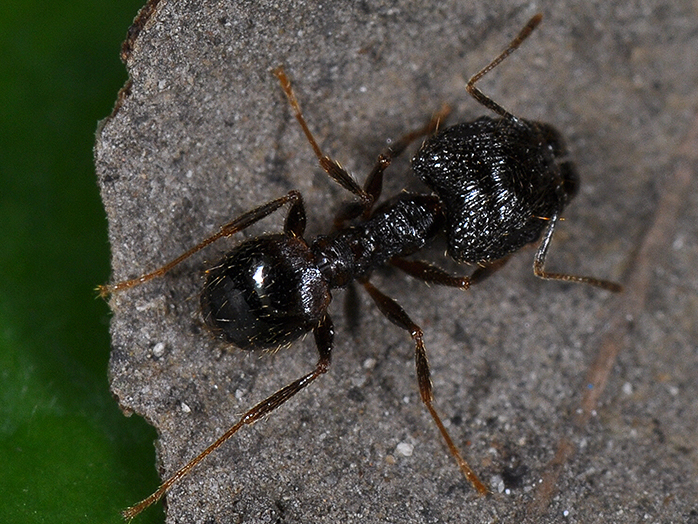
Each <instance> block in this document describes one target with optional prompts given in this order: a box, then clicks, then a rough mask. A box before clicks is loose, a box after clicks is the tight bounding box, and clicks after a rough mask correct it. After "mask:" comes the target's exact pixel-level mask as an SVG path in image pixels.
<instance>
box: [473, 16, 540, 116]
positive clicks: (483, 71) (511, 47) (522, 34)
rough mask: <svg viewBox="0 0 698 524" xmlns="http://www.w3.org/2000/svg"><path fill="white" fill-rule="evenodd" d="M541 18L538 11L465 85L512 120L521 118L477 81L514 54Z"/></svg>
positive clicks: (478, 99) (479, 100) (480, 98)
mask: <svg viewBox="0 0 698 524" xmlns="http://www.w3.org/2000/svg"><path fill="white" fill-rule="evenodd" d="M541 20H543V14H542V13H538V14H537V15H535V16H534V17H533V18H531V19H530V20H529V21H528V23H527V24H526V25H525V26H524V28H523V29H522V30H521V31H520V32H519V34H518V35H516V38H514V39H513V40H512V41H511V43H510V44H509V46H508V47H507V48H506V49H505V50H504V51H502V52H501V53H500V54H499V55H498V56H497V57H496V58H495V59H494V60H492V61H491V62H490V63H489V64H488V65H486V66H485V67H484V68H482V69H481V70H480V71H478V72H477V73H475V74H474V75H473V76H472V77H471V78H470V80H468V84H467V85H466V86H465V90H466V91H467V92H468V94H469V95H470V96H472V97H473V98H474V99H475V100H477V101H478V102H480V103H481V104H482V105H483V106H485V107H486V108H487V109H491V110H492V111H494V112H495V113H497V114H498V115H499V116H501V117H503V118H506V119H507V120H511V121H512V122H518V121H519V119H518V118H517V117H515V116H514V115H512V114H511V113H510V112H509V111H507V110H506V109H504V108H503V107H502V106H500V105H499V104H498V103H497V102H495V101H494V100H492V99H491V98H490V97H488V96H487V95H485V94H484V93H483V92H482V91H480V90H479V89H478V88H477V87H475V83H476V82H477V81H478V80H480V79H481V78H482V77H483V76H485V75H486V74H487V73H489V72H490V71H492V70H493V69H494V68H495V67H497V66H498V65H499V64H500V63H502V62H503V61H504V59H505V58H506V57H508V56H509V55H510V54H512V53H513V52H514V51H515V50H516V49H518V48H519V46H520V45H521V44H522V43H523V41H524V40H526V39H527V38H528V37H529V36H530V34H531V33H532V32H533V30H534V29H535V28H536V27H537V26H538V24H540V22H541Z"/></svg>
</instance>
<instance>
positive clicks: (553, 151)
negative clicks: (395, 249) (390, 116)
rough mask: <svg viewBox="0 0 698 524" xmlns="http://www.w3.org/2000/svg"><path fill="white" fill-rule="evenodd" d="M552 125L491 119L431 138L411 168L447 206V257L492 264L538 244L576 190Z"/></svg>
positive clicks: (561, 141) (446, 131)
mask: <svg viewBox="0 0 698 524" xmlns="http://www.w3.org/2000/svg"><path fill="white" fill-rule="evenodd" d="M566 157H567V150H566V147H565V145H564V142H563V140H562V138H561V136H560V134H559V133H558V132H557V131H556V130H555V129H554V128H553V127H552V126H550V125H547V124H542V123H539V122H531V121H527V120H522V119H508V118H497V119H492V118H490V117H487V116H483V117H481V118H478V119H477V120H475V121H473V122H465V123H462V124H457V125H454V126H452V127H449V128H446V129H444V130H443V131H441V132H439V133H437V134H436V135H434V136H432V137H430V138H429V139H428V140H427V141H426V142H425V143H424V145H423V146H422V147H421V149H420V150H419V151H418V152H417V154H416V155H415V157H414V158H413V160H412V167H413V169H414V172H415V174H416V175H417V176H418V177H419V178H420V179H421V180H422V181H423V182H424V183H425V184H427V186H429V187H430V188H431V189H432V190H433V191H434V192H435V193H436V194H437V195H438V196H439V198H440V199H441V201H442V202H443V204H444V211H445V215H446V226H445V231H446V236H447V239H448V254H449V255H450V256H451V257H452V258H453V259H455V260H456V261H458V262H466V263H471V264H476V263H481V262H491V261H494V260H498V259H501V258H503V257H505V256H506V255H508V254H510V253H513V252H515V251H517V250H518V249H519V248H521V247H522V246H524V245H525V244H528V243H531V242H536V241H537V240H538V239H539V238H540V235H541V233H542V232H543V230H544V229H545V227H546V226H547V225H548V219H549V218H550V217H552V216H554V215H556V214H559V213H560V212H561V211H562V209H563V208H564V206H565V205H566V204H567V203H568V202H569V200H570V199H571V198H572V196H573V195H574V193H575V192H576V187H577V176H576V173H575V170H574V166H573V164H572V163H571V162H569V161H568V160H567V158H566Z"/></svg>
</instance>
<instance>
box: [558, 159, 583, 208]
mask: <svg viewBox="0 0 698 524" xmlns="http://www.w3.org/2000/svg"><path fill="white" fill-rule="evenodd" d="M560 175H561V176H562V190H563V191H564V192H565V196H567V202H569V201H570V200H572V199H573V198H574V197H575V196H576V195H577V192H578V191H579V175H578V174H577V168H576V167H575V165H574V163H573V162H562V163H561V164H560Z"/></svg>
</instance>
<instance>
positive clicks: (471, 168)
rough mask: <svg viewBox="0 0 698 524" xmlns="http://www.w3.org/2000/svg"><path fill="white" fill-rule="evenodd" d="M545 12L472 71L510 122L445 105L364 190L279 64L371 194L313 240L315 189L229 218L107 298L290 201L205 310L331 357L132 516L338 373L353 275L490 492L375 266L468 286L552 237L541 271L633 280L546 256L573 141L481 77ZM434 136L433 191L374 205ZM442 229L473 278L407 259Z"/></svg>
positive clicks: (420, 171) (429, 148) (349, 182)
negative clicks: (335, 350) (407, 352)
mask: <svg viewBox="0 0 698 524" xmlns="http://www.w3.org/2000/svg"><path fill="white" fill-rule="evenodd" d="M541 19H542V15H540V14H537V15H535V16H534V17H533V18H531V20H530V21H529V22H528V23H527V24H526V26H525V27H524V28H523V29H522V30H521V31H520V32H519V34H518V35H517V36H516V38H514V39H513V40H512V42H511V43H510V44H509V46H508V47H507V48H506V49H505V50H504V51H503V52H502V53H501V54H500V55H499V56H497V57H496V58H495V59H494V60H492V62H490V63H489V64H488V65H487V66H486V67H485V68H484V69H482V70H481V71H480V72H478V73H477V74H476V75H474V76H473V77H472V78H471V79H470V80H469V81H468V84H467V87H466V89H467V91H468V93H469V94H470V95H471V96H472V97H473V98H475V100H477V101H478V102H479V103H480V104H482V105H483V106H485V107H487V108H488V109H490V110H492V111H493V112H494V113H496V114H497V115H498V116H499V118H495V119H493V118H490V117H487V116H483V117H481V118H478V119H477V120H475V121H473V122H465V123H462V124H456V125H454V126H452V127H448V128H446V129H443V130H442V131H438V132H437V128H438V125H439V123H440V121H441V119H442V118H444V117H445V116H446V114H447V113H448V109H443V110H442V111H441V112H439V113H438V114H437V115H436V116H435V117H433V118H432V120H431V121H430V122H429V123H428V124H427V125H426V126H424V127H423V128H422V129H419V130H416V131H414V132H412V133H409V134H407V135H405V136H404V137H403V138H402V139H400V140H399V141H397V142H396V143H395V144H394V145H392V147H389V148H388V150H387V151H386V152H385V153H383V154H381V155H380V156H379V157H378V161H377V162H376V164H375V166H374V168H373V170H372V171H371V172H370V174H369V175H368V178H367V179H366V182H365V183H364V186H363V187H360V186H359V185H358V184H357V183H356V182H355V181H354V179H353V178H352V177H351V175H349V173H348V172H347V171H346V170H345V169H343V168H342V167H341V166H340V165H339V163H337V162H336V161H335V160H333V159H332V158H330V157H328V156H326V155H324V154H323V152H322V150H321V149H320V147H319V146H318V144H317V142H316V141H315V139H314V137H313V135H312V134H311V132H310V129H309V128H308V125H307V124H306V122H305V119H304V118H303V115H302V113H301V109H300V105H299V104H298V101H297V100H296V97H295V95H294V93H293V90H292V88H291V84H290V82H289V80H288V78H287V76H286V74H285V72H284V70H283V69H282V68H281V67H279V68H277V69H275V70H274V71H273V72H274V74H275V75H276V77H277V78H278V79H279V81H280V82H281V87H282V88H283V90H284V92H285V93H286V96H287V97H288V100H289V102H290V104H291V107H292V109H293V111H294V113H295V117H296V119H297V120H298V122H299V123H300V125H301V127H302V129H303V132H304V133H305V135H306V137H307V139H308V141H309V142H310V145H311V146H312V148H313V150H314V152H315V155H316V156H317V158H318V160H319V162H320V166H321V167H322V168H323V169H324V170H325V171H326V172H327V174H328V175H329V176H330V177H331V178H332V179H333V180H335V181H336V182H338V183H339V184H340V185H341V186H342V187H344V188H345V189H347V190H349V191H350V192H351V193H353V194H354V195H355V196H357V197H358V199H359V201H358V202H355V203H354V205H349V206H347V207H346V208H344V209H343V210H342V211H341V212H340V213H339V215H338V216H337V218H336V221H335V228H334V230H333V231H332V232H331V233H329V234H328V235H325V236H319V237H317V238H315V239H313V240H312V241H307V240H306V239H304V238H303V233H304V231H305V222H306V215H305V208H304V206H303V199H302V197H301V194H300V193H299V192H298V191H290V192H289V193H288V194H287V195H285V196H283V197H281V198H277V199H276V200H272V201H270V202H267V203H266V204H264V205H262V206H259V207H257V208H256V209H253V210H252V211H249V212H247V213H245V214H243V215H241V216H240V217H238V218H236V219H235V220H233V221H232V222H230V223H229V224H226V225H224V226H223V227H221V229H220V231H218V232H217V233H216V234H214V235H212V236H210V237H208V238H207V239H205V240H204V241H202V242H201V243H200V244H198V245H197V246H195V247H193V248H191V249H190V250H189V251H187V252H186V253H184V254H182V255H180V256H179V257H178V258H176V259H175V260H173V261H172V262H170V263H169V264H166V265H165V266H163V267H161V268H159V269H157V270H155V271H153V272H151V273H148V274H146V275H143V276H141V277H139V278H135V279H132V280H127V281H124V282H120V283H117V284H109V285H105V286H101V287H100V288H99V289H100V293H101V295H102V296H107V295H109V294H110V293H114V292H117V291H121V290H124V289H127V288H131V287H134V286H137V285H139V284H142V283H144V282H146V281H148V280H150V279H152V278H155V277H159V276H162V275H164V274H165V273H167V272H168V271H169V270H170V269H172V268H173V267H174V266H176V265H177V264H179V263H180V262H182V261H183V260H185V259H187V258H188V257H190V256H191V255H193V254H194V253H196V252H198V251H199V250H201V249H203V248H204V247H206V246H208V245H209V244H211V243H212V242H214V241H216V240H218V239H220V238H222V237H229V236H231V235H233V234H235V233H237V232H239V231H242V230H244V229H245V228H247V227H248V226H250V225H251V224H253V223H255V222H257V221H259V220H261V219H262V218H264V217H266V216H267V215H269V214H271V213H273V212H274V211H276V210H277V209H279V208H280V207H282V206H284V205H286V204H289V205H290V209H289V211H288V214H287V215H286V221H285V223H284V228H283V232H282V233H278V234H268V235H263V236H259V237H256V238H253V239H251V240H248V241H246V242H244V243H242V244H240V245H239V246H237V247H236V248H235V249H233V250H232V251H231V252H229V253H228V254H227V255H226V256H225V257H224V258H223V259H222V260H221V261H219V262H218V263H217V264H216V265H215V266H214V267H212V268H211V269H208V270H207V271H206V283H205V286H204V289H203V292H202V294H201V307H202V310H203V315H204V319H205V322H206V324H207V325H208V326H209V327H210V328H211V329H212V330H213V331H214V333H216V334H217V335H219V336H220V338H222V339H223V340H225V341H226V342H229V343H231V344H234V345H235V346H237V347H239V348H241V349H246V350H252V349H269V348H279V347H283V346H288V345H290V344H291V343H292V342H293V341H295V340H297V339H298V338H299V337H301V336H302V335H304V334H306V333H308V332H312V333H313V335H314V336H315V342H316V344H317V348H318V352H319V355H320V356H319V359H318V362H317V364H316V366H315V369H313V370H312V371H311V372H310V373H308V374H306V375H304V376H303V377H301V378H299V379H298V380H296V381H294V382H291V383H290V384H288V385H287V386H285V387H284V388H282V389H280V390H279V391H277V392H276V393H274V394H273V395H271V396H270V397H269V398H267V399H265V400H263V401H262V402H260V403H259V404H257V405H256V406H254V407H253V408H252V409H250V410H249V411H247V412H246V413H245V414H244V415H243V416H242V417H241V418H240V419H239V420H238V422H237V423H236V424H235V425H234V426H233V427H231V428H230V429H229V430H228V431H227V432H225V434H223V435H222V436H221V437H220V438H219V439H218V440H216V441H215V442H214V443H213V444H211V445H210V446H209V447H208V448H206V449H205V450H204V451H203V452H201V453H200V454H199V455H198V456H197V457H196V458H194V459H193V460H191V461H190V462H189V463H188V464H186V465H185V466H183V467H182V468H181V469H180V470H179V471H177V472H176V473H175V474H174V475H172V476H171V477H170V478H169V479H167V480H166V481H165V482H164V483H163V484H162V485H161V486H160V488H159V489H158V490H157V491H156V492H155V493H153V494H152V495H150V496H149V497H148V498H146V499H145V500H143V501H142V502H139V503H138V504H136V505H135V506H133V507H131V508H129V509H127V510H125V511H124V512H123V515H124V517H125V518H129V519H130V518H133V517H134V516H136V515H137V514H138V513H140V512H141V511H143V510H144V509H145V508H146V507H148V506H150V505H151V504H153V503H154V502H156V501H157V500H159V499H160V498H161V497H162V496H163V495H164V494H165V493H166V492H167V490H168V489H169V488H170V487H171V486H172V485H173V484H175V483H176V482H178V481H179V480H180V479H182V478H183V477H184V476H186V475H187V474H188V473H189V471H190V470H191V469H192V468H194V467H195V466H196V465H197V464H199V463H200V462H201V461H202V460H203V459H204V458H205V457H206V456H207V455H208V454H209V453H211V452H212V451H214V450H215V449H217V448H218V447H219V446H220V445H221V444H223V443H224V442H225V441H226V440H228V439H229V438H230V437H231V436H233V435H234V434H235V433H236V432H237V431H238V430H239V429H240V428H241V427H242V426H244V425H246V424H252V423H254V422H256V421H257V420H259V419H261V418H262V417H264V416H266V415H268V414H269V413H271V412H272V411H274V410H275V409H276V408H278V407H279V406H281V405H282V404H283V403H284V402H286V401H287V400H289V399H290V398H291V397H293V396H294V395H295V394H296V393H298V392H299V391H301V390H302V389H303V388H305V387H306V386H308V385H309V384H310V383H311V382H313V381H315V379H317V378H318V377H319V376H320V375H322V374H324V373H326V372H327V370H328V369H329V367H330V359H331V354H332V341H333V336H334V329H333V326H332V320H331V318H330V315H329V314H328V313H327V309H328V307H329V305H330V302H331V300H332V289H336V288H343V287H346V286H347V285H349V284H350V283H351V282H353V281H357V282H358V283H360V284H361V285H362V286H363V287H364V289H365V290H366V291H367V292H368V294H369V295H370V296H371V298H372V299H373V301H374V302H375V303H376V305H377V306H378V309H380V311H381V312H382V313H383V314H384V315H385V316H386V317H387V318H388V319H389V320H390V321H391V322H393V323H394V324H396V325H397V326H398V327H401V328H402V329H405V330H406V331H407V332H409V334H410V336H411V337H412V339H413V341H414V343H415V360H416V367H417V380H418V383H419V392H420V395H421V398H422V402H423V403H424V405H425V406H426V408H427V409H428V410H429V413H430V414H431V416H432V418H433V419H434V422H435V423H436V425H437V427H438V428H439V431H440V432H441V435H442V437H443V438H444V440H445V441H446V444H447V446H448V449H449V450H450V452H451V454H452V455H453V456H454V457H455V459H456V461H457V462H458V466H459V467H460V469H461V471H462V472H463V474H464V475H465V477H466V478H467V479H468V481H469V482H470V483H471V484H472V486H473V487H474V488H475V489H476V490H477V491H478V492H479V493H480V494H486V493H488V491H489V490H488V489H487V487H486V486H485V485H484V484H483V483H482V482H481V481H480V480H479V479H478V477H477V475H476V474H475V473H474V472H473V470H472V469H471V468H470V466H468V464H467V462H466V461H465V459H464V458H463V457H462V456H461V453H460V452H459V450H458V448H457V447H456V445H455V444H454V443H453V440H452V439H451V437H450V435H449V434H448V431H447V430H446V428H445V426H444V425H443V423H442V422H441V418H440V417H439V415H438V414H437V412H436V410H435V409H434V406H433V400H434V397H433V394H432V382H431V378H430V372H429V364H428V362H427V354H426V349H425V347H424V341H423V338H422V335H423V333H422V329H421V328H420V327H419V326H418V325H417V324H415V323H414V322H413V321H412V320H411V319H410V317H409V316H408V315H407V313H406V312H405V311H404V310H403V309H402V307H400V306H399V305H398V303H397V302H396V301H395V300H393V299H392V298H390V297H388V296H386V295H384V294H383V293H382V292H381V291H379V290H378V289H377V288H376V287H374V286H373V284H371V282H370V275H371V271H373V270H374V269H376V268H379V267H381V266H384V265H386V264H391V265H393V266H396V267H397V268H399V269H401V270H402V271H404V272H405V273H407V274H408V275H411V276H413V277H415V278H418V279H420V280H423V281H424V282H427V283H430V284H440V285H445V286H452V287H457V288H460V289H468V288H469V287H470V286H471V285H472V284H475V283H478V282H480V281H482V280H483V279H485V278H486V277H487V276H489V275H490V274H492V273H493V272H494V271H496V270H497V269H499V268H500V267H501V266H502V265H503V264H504V263H505V262H506V260H507V259H508V258H509V256H510V255H511V254H512V253H514V252H515V251H517V250H518V249H519V248H521V247H523V246H524V245H526V244H529V243H532V242H537V241H538V240H539V239H540V238H541V235H542V240H541V241H540V243H539V245H538V250H537V251H536V254H535V258H534V262H533V272H534V273H535V275H536V276H538V277H540V278H543V279H548V280H564V281H568V282H581V283H584V284H590V285H592V286H596V287H600V288H603V289H607V290H609V291H620V290H621V286H620V285H619V284H616V283H614V282H609V281H606V280H599V279H596V278H591V277H583V276H577V275H569V274H565V273H550V272H548V271H546V270H545V267H544V266H545V258H546V255H547V253H548V248H549V246H550V240H551V238H552V236H553V232H554V230H555V226H556V224H557V222H558V220H559V218H560V213H561V212H562V210H563V209H564V207H565V206H566V205H567V204H568V203H569V201H570V200H571V199H572V197H573V196H574V195H575V193H576V191H577V187H578V177H577V174H576V171H575V167H574V165H573V164H572V162H571V161H570V159H569V158H568V154H567V150H566V148H565V145H564V143H563V140H562V137H561V136H560V134H559V133H558V132H557V131H556V130H555V129H554V128H553V127H551V126H550V125H548V124H545V123H542V122H534V121H529V120H524V119H520V118H518V117H516V116H514V115H512V114H511V113H509V112H508V111H506V110H505V109H504V108H502V107H501V106H500V105H499V104H497V103H496V102H495V101H493V100H492V99H490V98H488V97H487V96H486V95H484V94H483V93H482V92H481V91H480V90H479V89H478V88H477V87H475V84H476V83H477V82H478V81H479V80H480V79H481V78H482V77H483V76H485V75H486V74H487V73H488V72H490V71H491V70H492V69H494V68H495V67H496V66H497V65H499V63H501V62H502V61H503V60H504V59H505V58H506V57H507V56H509V55H510V54H511V53H512V52H513V51H514V50H515V49H517V48H518V47H519V46H520V45H521V43H522V42H523V41H524V40H525V39H526V38H527V37H528V36H529V35H530V34H531V32H532V31H533V30H534V29H535V28H536V26H537V25H538V24H539V23H540V21H541ZM424 136H427V137H428V138H427V139H426V141H425V142H424V144H423V145H422V147H421V148H420V149H419V151H418V152H417V154H416V156H415V157H414V158H413V159H412V168H413V170H414V172H415V174H416V175H417V177H419V178H420V179H421V180H422V181H423V182H424V183H425V184H426V185H427V186H428V187H429V188H430V189H431V190H432V191H433V193H432V194H411V193H401V194H399V195H398V196H395V197H392V198H390V199H388V200H387V201H385V202H384V203H383V204H381V205H380V206H378V207H376V208H375V209H374V204H375V202H376V201H377V200H378V198H379V196H380V193H381V188H382V182H383V173H384V171H385V170H386V169H387V168H388V166H389V165H390V163H391V161H392V160H393V158H395V157H396V156H397V155H399V154H401V153H402V152H403V150H404V149H405V148H406V147H407V146H408V145H409V144H410V143H412V142H413V141H415V140H416V139H418V138H420V137H424ZM348 223H351V225H347V224H348ZM439 233H445V235H446V238H447V242H448V254H449V256H450V257H451V258H453V259H454V260H455V261H457V262H464V263H468V264H477V265H478V268H477V269H476V270H475V271H474V272H473V273H472V274H471V275H470V276H469V277H468V276H453V275H450V274H448V273H447V272H445V271H444V270H442V269H440V268H438V267H436V266H433V265H431V264H429V263H426V262H422V261H417V260H412V259H407V258H404V257H406V256H408V255H412V254H413V253H416V252H418V251H419V250H420V249H422V247H423V246H424V245H425V244H426V243H427V242H428V241H430V240H431V239H432V238H433V237H434V236H436V235H437V234H439Z"/></svg>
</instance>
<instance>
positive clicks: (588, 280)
mask: <svg viewBox="0 0 698 524" xmlns="http://www.w3.org/2000/svg"><path fill="white" fill-rule="evenodd" d="M558 218H559V216H558V214H557V213H555V214H554V215H553V216H552V217H551V218H550V226H548V229H547V231H546V232H545V236H544V237H543V240H542V241H541V243H540V246H539V247H538V251H536V256H535V258H534V259H533V273H534V274H535V275H536V276H537V277H538V278H542V279H544V280H563V281H565V282H577V283H580V284H588V285H590V286H596V287H600V288H601V289H606V290H608V291H613V292H614V293H618V292H620V291H623V286H621V285H620V284H618V283H617V282H611V281H609V280H601V279H598V278H594V277H584V276H578V275H568V274H566V273H550V272H548V271H546V270H545V258H546V257H547V256H548V248H549V247H550V240H551V239H552V238H553V232H554V231H555V225H556V224H557V221H558Z"/></svg>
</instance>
